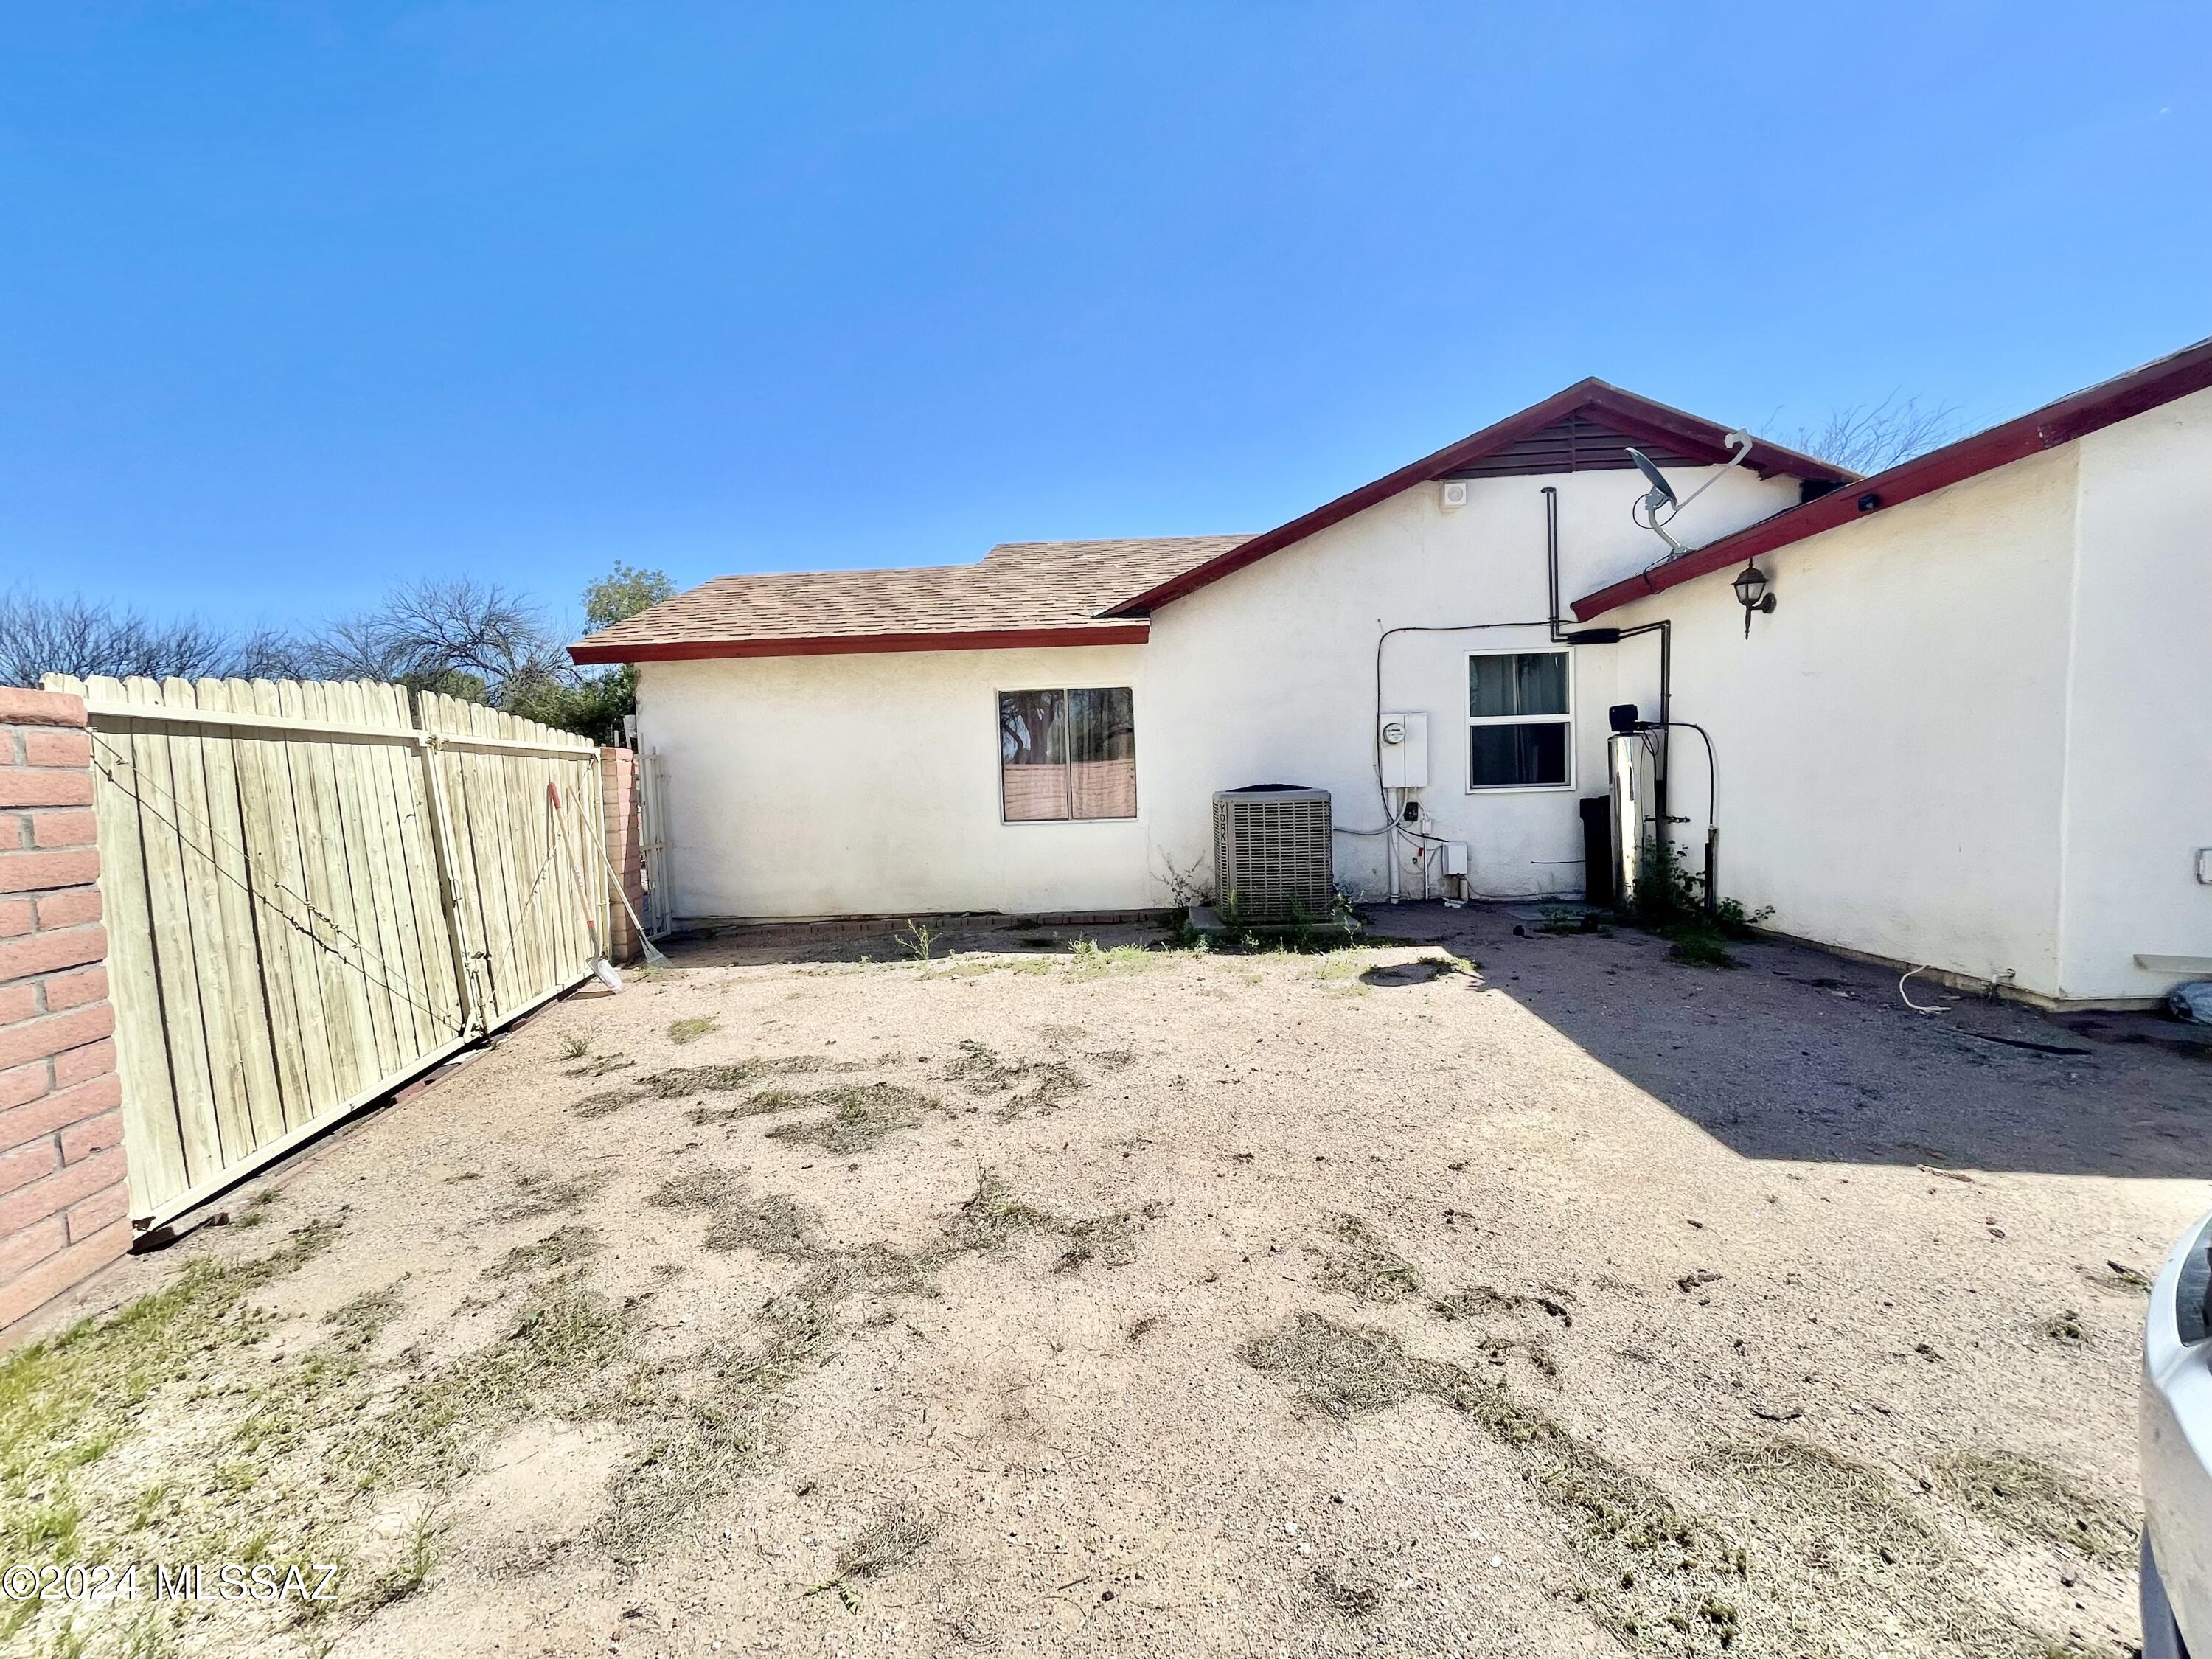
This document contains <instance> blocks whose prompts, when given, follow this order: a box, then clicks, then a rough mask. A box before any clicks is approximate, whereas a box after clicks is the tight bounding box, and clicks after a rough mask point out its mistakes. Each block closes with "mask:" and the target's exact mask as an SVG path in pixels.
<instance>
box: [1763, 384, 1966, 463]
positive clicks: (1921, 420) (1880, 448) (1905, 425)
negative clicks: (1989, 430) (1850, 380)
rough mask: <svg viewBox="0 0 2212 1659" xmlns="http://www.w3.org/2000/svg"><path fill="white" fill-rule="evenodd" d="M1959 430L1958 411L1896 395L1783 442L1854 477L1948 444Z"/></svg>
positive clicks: (1805, 429) (1843, 411)
mask: <svg viewBox="0 0 2212 1659" xmlns="http://www.w3.org/2000/svg"><path fill="white" fill-rule="evenodd" d="M1959 425H1960V422H1959V411H1958V410H1956V409H1955V408H1954V407H1953V406H1952V405H1951V404H1932V405H1929V406H1928V407H1926V408H1923V407H1922V406H1921V403H1920V400H1919V398H1904V399H1902V400H1900V399H1899V398H1898V396H1897V394H1896V393H1895V392H1892V393H1890V395H1889V396H1888V397H1887V398H1883V399H1882V400H1881V402H1880V403H1878V404H1852V405H1851V406H1850V407H1849V408H1848V409H1839V410H1836V411H1835V412H1834V413H1832V414H1831V415H1830V416H1828V418H1827V419H1826V421H1825V422H1822V423H1821V424H1820V425H1819V426H1801V427H1799V428H1797V431H1796V435H1794V436H1792V437H1789V438H1785V439H1784V440H1783V441H1784V443H1786V444H1788V445H1789V446H1790V447H1791V448H1792V449H1796V450H1801V451H1802V452H1803V453H1806V454H1808V455H1817V456H1819V457H1820V459H1822V460H1824V461H1833V462H1834V463H1835V464H1836V465H1838V466H1845V467H1849V468H1850V470H1851V471H1854V472H1880V471H1882V470H1883V469H1884V468H1886V467H1892V466H1895V465H1897V464H1898V463H1899V461H1909V460H1911V459H1912V458H1913V457H1914V456H1915V455H1919V454H1923V453H1926V452H1927V451H1929V450H1931V449H1934V448H1935V447H1936V446H1937V445H1939V444H1942V443H1944V442H1947V441H1949V439H1950V438H1951V437H1952V436H1953V435H1954V434H1956V433H1957V431H1958V429H1959Z"/></svg>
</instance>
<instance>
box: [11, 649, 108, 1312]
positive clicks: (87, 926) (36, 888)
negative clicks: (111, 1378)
mask: <svg viewBox="0 0 2212 1659" xmlns="http://www.w3.org/2000/svg"><path fill="white" fill-rule="evenodd" d="M99 876H100V854H99V851H98V849H97V848H96V847H95V845H94V837H93V816H92V768H91V750H90V739H89V738H88V736H87V733H86V732H85V724H84V704H83V703H82V702H80V701H79V700H78V699H76V698H75V697H70V696H60V695H58V694H57V693H53V692H48V691H19V690H8V689H6V688H4V687H0V1330H4V1328H6V1327H8V1326H9V1325H12V1324H13V1323H14V1322H15V1321H16V1320H18V1319H21V1317H22V1316H24V1315H25V1314H27V1313H29V1312H30V1311H32V1310H33V1309H35V1308H37V1307H38V1306H39V1305H40V1304H41V1303H44V1302H46V1300H48V1299H49V1298H50V1297H54V1296H58V1295H59V1294H60V1293H61V1292H62V1291H65V1290H67V1289H68V1288H69V1287H70V1285H74V1284H76V1282H77V1281H78V1280H79V1279H82V1278H84V1277H85V1276H86V1275H87V1274H88V1273H91V1272H92V1271H93V1270H94V1269H95V1268H97V1267H100V1266H102V1265H104V1264H105V1263H106V1262H108V1261H112V1260H113V1259H114V1258H115V1257H117V1256H118V1255H122V1254H123V1253H124V1252H125V1250H126V1249H129V1248H130V1244H131V1224H130V1219H129V1216H130V1194H129V1191H128V1189H127V1188H126V1187H125V1182H124V1166H123V1112H122V1103H123V1091H122V1084H121V1080H120V1079H118V1077H117V1076H116V1072H115V1041H114V1037H113V1035H112V1033H113V1031H114V1030H115V1015H114V1011H113V1010H112V1009H111V1008H110V1007H109V1006H108V1002H107V967H106V959H107V930H106V928H104V927H101V926H100V890H99V888H98V887H97V886H96V885H95V883H96V882H97V880H98V879H99Z"/></svg>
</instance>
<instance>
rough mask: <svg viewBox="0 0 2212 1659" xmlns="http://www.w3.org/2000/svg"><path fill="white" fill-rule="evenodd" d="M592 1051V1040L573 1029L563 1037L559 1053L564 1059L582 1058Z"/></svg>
mask: <svg viewBox="0 0 2212 1659" xmlns="http://www.w3.org/2000/svg"><path fill="white" fill-rule="evenodd" d="M591 1052H592V1040H591V1038H589V1037H587V1036H578V1035H577V1034H576V1033H575V1032H574V1031H571V1032H570V1033H569V1034H568V1036H564V1037H562V1039H561V1045H560V1049H559V1053H560V1055H561V1058H562V1059H563V1060H581V1059H582V1058H583V1057H584V1056H585V1055H586V1054H590V1053H591Z"/></svg>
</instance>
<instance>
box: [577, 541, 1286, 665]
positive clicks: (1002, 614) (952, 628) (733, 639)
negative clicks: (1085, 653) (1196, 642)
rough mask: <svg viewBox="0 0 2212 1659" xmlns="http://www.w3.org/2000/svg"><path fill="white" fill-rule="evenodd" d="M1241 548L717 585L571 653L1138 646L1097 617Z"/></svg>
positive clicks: (1111, 545) (1127, 626) (1188, 544)
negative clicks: (1075, 639) (1088, 642)
mask: <svg viewBox="0 0 2212 1659" xmlns="http://www.w3.org/2000/svg"><path fill="white" fill-rule="evenodd" d="M1244 539H1245V538H1244V537H1242V536H1164V537H1153V538H1146V539H1128V538H1121V539H1116V540H1110V541H1089V542H1007V543H1005V544H1001V545H1000V546H998V547H994V548H993V549H992V550H990V551H989V552H988V553H987V554H986V555H985V556H983V558H982V560H981V562H979V563H976V564H953V565H927V566H922V567H920V568H911V569H903V570H823V571H811V572H794V573H789V574H763V575H748V576H718V577H716V578H715V579H714V580H713V581H710V582H708V583H706V584H704V585H703V586H698V587H695V588H692V589H691V590H690V592H684V593H679V594H678V595H677V596H676V597H675V598H674V599H665V600H663V601H662V602H661V603H660V604H659V605H654V606H653V607H652V608H651V609H650V610H647V611H640V612H639V613H638V614H637V615H636V616H635V617H630V618H629V620H628V621H627V622H622V623H616V624H615V626H613V627H612V628H610V629H605V631H603V632H601V633H598V634H594V635H591V636H590V638H588V639H586V640H581V641H578V642H577V643H576V645H574V647H570V649H571V651H572V652H573V653H575V654H576V657H577V659H578V660H579V661H582V662H623V661H628V660H633V659H649V658H651V657H654V656H665V655H674V654H678V653H681V654H686V655H702V656H704V655H715V654H722V652H724V651H726V652H730V653H731V654H736V652H735V651H734V650H732V647H751V648H752V650H754V651H755V652H757V653H761V654H769V653H773V652H774V651H775V649H776V647H779V646H781V647H800V646H805V645H809V644H814V645H815V646H816V648H818V649H830V650H834V649H836V648H838V644H837V642H839V641H846V642H848V644H849V643H857V642H859V641H868V640H896V641H908V640H914V639H917V638H920V639H927V637H928V636H932V635H976V634H982V635H997V634H1021V635H1030V634H1047V635H1049V634H1054V633H1063V632H1065V633H1095V632H1097V630H1099V629H1112V630H1115V631H1119V632H1126V633H1127V635H1128V637H1129V638H1131V639H1133V640H1141V639H1142V638H1143V637H1144V634H1145V627H1144V623H1142V621H1141V620H1139V619H1133V618H1128V617H1112V618H1102V617H1101V615H1100V613H1101V612H1102V611H1106V610H1107V609H1109V607H1111V606H1114V605H1120V604H1121V603H1123V602H1124V601H1126V600H1127V599H1129V598H1130V596H1131V595H1133V594H1136V593H1141V592H1144V591H1145V590H1146V588H1148V587H1152V586H1158V584H1159V583H1161V582H1164V581H1166V580H1170V579H1171V578H1173V577H1175V576H1177V575H1180V574H1182V572H1184V571H1186V570H1188V569H1191V568H1194V567H1195V566H1197V565H1200V564H1203V563H1205V562H1206V560H1208V559H1210V558H1213V557H1215V556H1218V555H1219V554H1221V553H1224V552H1225V551H1227V550H1229V549H1231V548H1232V547H1234V546H1236V545H1237V544H1238V543H1239V542H1241V541H1243V540H1244ZM687 647H688V649H687ZM715 647H722V651H717V650H716V649H715ZM909 648H927V647H926V646H923V647H909Z"/></svg>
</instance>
